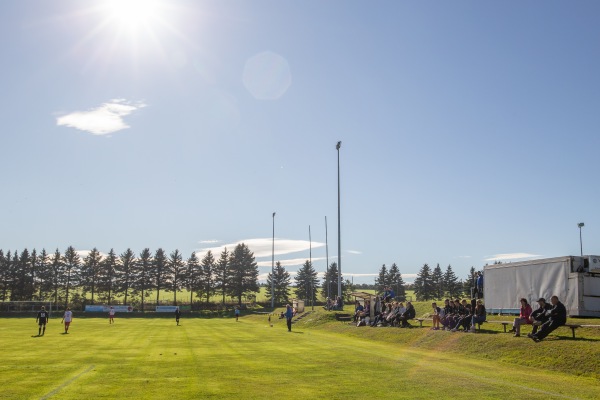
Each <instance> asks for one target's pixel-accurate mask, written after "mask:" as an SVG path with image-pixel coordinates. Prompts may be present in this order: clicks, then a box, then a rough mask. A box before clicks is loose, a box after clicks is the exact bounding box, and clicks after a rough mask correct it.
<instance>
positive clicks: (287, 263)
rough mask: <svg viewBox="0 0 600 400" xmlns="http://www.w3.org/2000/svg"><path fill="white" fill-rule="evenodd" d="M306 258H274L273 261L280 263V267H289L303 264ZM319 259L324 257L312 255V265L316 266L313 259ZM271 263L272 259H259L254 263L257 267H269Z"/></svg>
mask: <svg viewBox="0 0 600 400" xmlns="http://www.w3.org/2000/svg"><path fill="white" fill-rule="evenodd" d="M307 260H308V258H292V259H288V260H275V263H277V262H279V263H281V266H282V267H291V266H294V265H299V266H300V265H303V264H304V263H305V262H306V261H307ZM321 260H325V257H313V258H312V263H313V267H314V268H316V266H315V265H314V264H315V261H321ZM271 263H272V260H269V261H259V262H257V263H256V264H257V265H258V266H259V267H269V268H271Z"/></svg>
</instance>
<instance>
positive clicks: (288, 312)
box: [285, 304, 294, 332]
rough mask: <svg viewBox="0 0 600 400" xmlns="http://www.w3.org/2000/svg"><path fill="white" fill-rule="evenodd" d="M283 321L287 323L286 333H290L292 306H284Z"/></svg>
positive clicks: (292, 314)
mask: <svg viewBox="0 0 600 400" xmlns="http://www.w3.org/2000/svg"><path fill="white" fill-rule="evenodd" d="M285 308H286V310H285V319H286V321H287V328H288V332H291V331H292V317H293V316H294V310H292V306H290V305H289V304H288V305H286V306H285Z"/></svg>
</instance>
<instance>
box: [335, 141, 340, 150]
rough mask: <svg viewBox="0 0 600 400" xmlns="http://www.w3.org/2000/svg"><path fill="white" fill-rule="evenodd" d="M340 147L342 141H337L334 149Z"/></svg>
mask: <svg viewBox="0 0 600 400" xmlns="http://www.w3.org/2000/svg"><path fill="white" fill-rule="evenodd" d="M340 147H342V142H341V141H339V142H337V144H336V145H335V149H336V150H339V149H340Z"/></svg>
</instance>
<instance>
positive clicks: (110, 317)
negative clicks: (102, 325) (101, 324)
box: [108, 306, 115, 324]
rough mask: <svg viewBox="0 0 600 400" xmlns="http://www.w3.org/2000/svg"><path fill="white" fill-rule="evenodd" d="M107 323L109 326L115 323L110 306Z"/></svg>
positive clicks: (113, 310) (113, 312) (113, 313)
mask: <svg viewBox="0 0 600 400" xmlns="http://www.w3.org/2000/svg"><path fill="white" fill-rule="evenodd" d="M108 323H109V324H114V323H115V309H114V308H112V306H111V307H110V310H108Z"/></svg>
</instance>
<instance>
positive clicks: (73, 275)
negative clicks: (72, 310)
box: [63, 246, 81, 308]
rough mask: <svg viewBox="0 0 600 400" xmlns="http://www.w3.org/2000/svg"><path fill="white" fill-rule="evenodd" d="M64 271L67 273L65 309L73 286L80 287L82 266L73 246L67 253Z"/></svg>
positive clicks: (64, 258) (64, 259) (64, 260)
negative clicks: (79, 279) (79, 280)
mask: <svg viewBox="0 0 600 400" xmlns="http://www.w3.org/2000/svg"><path fill="white" fill-rule="evenodd" d="M63 262H64V271H65V273H66V282H65V308H66V307H67V306H68V304H69V290H70V289H71V287H72V286H75V287H76V286H77V285H78V278H79V271H80V266H81V259H80V257H79V254H77V252H76V251H75V248H73V246H69V247H68V248H67V250H66V251H65V255H64V257H63Z"/></svg>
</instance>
